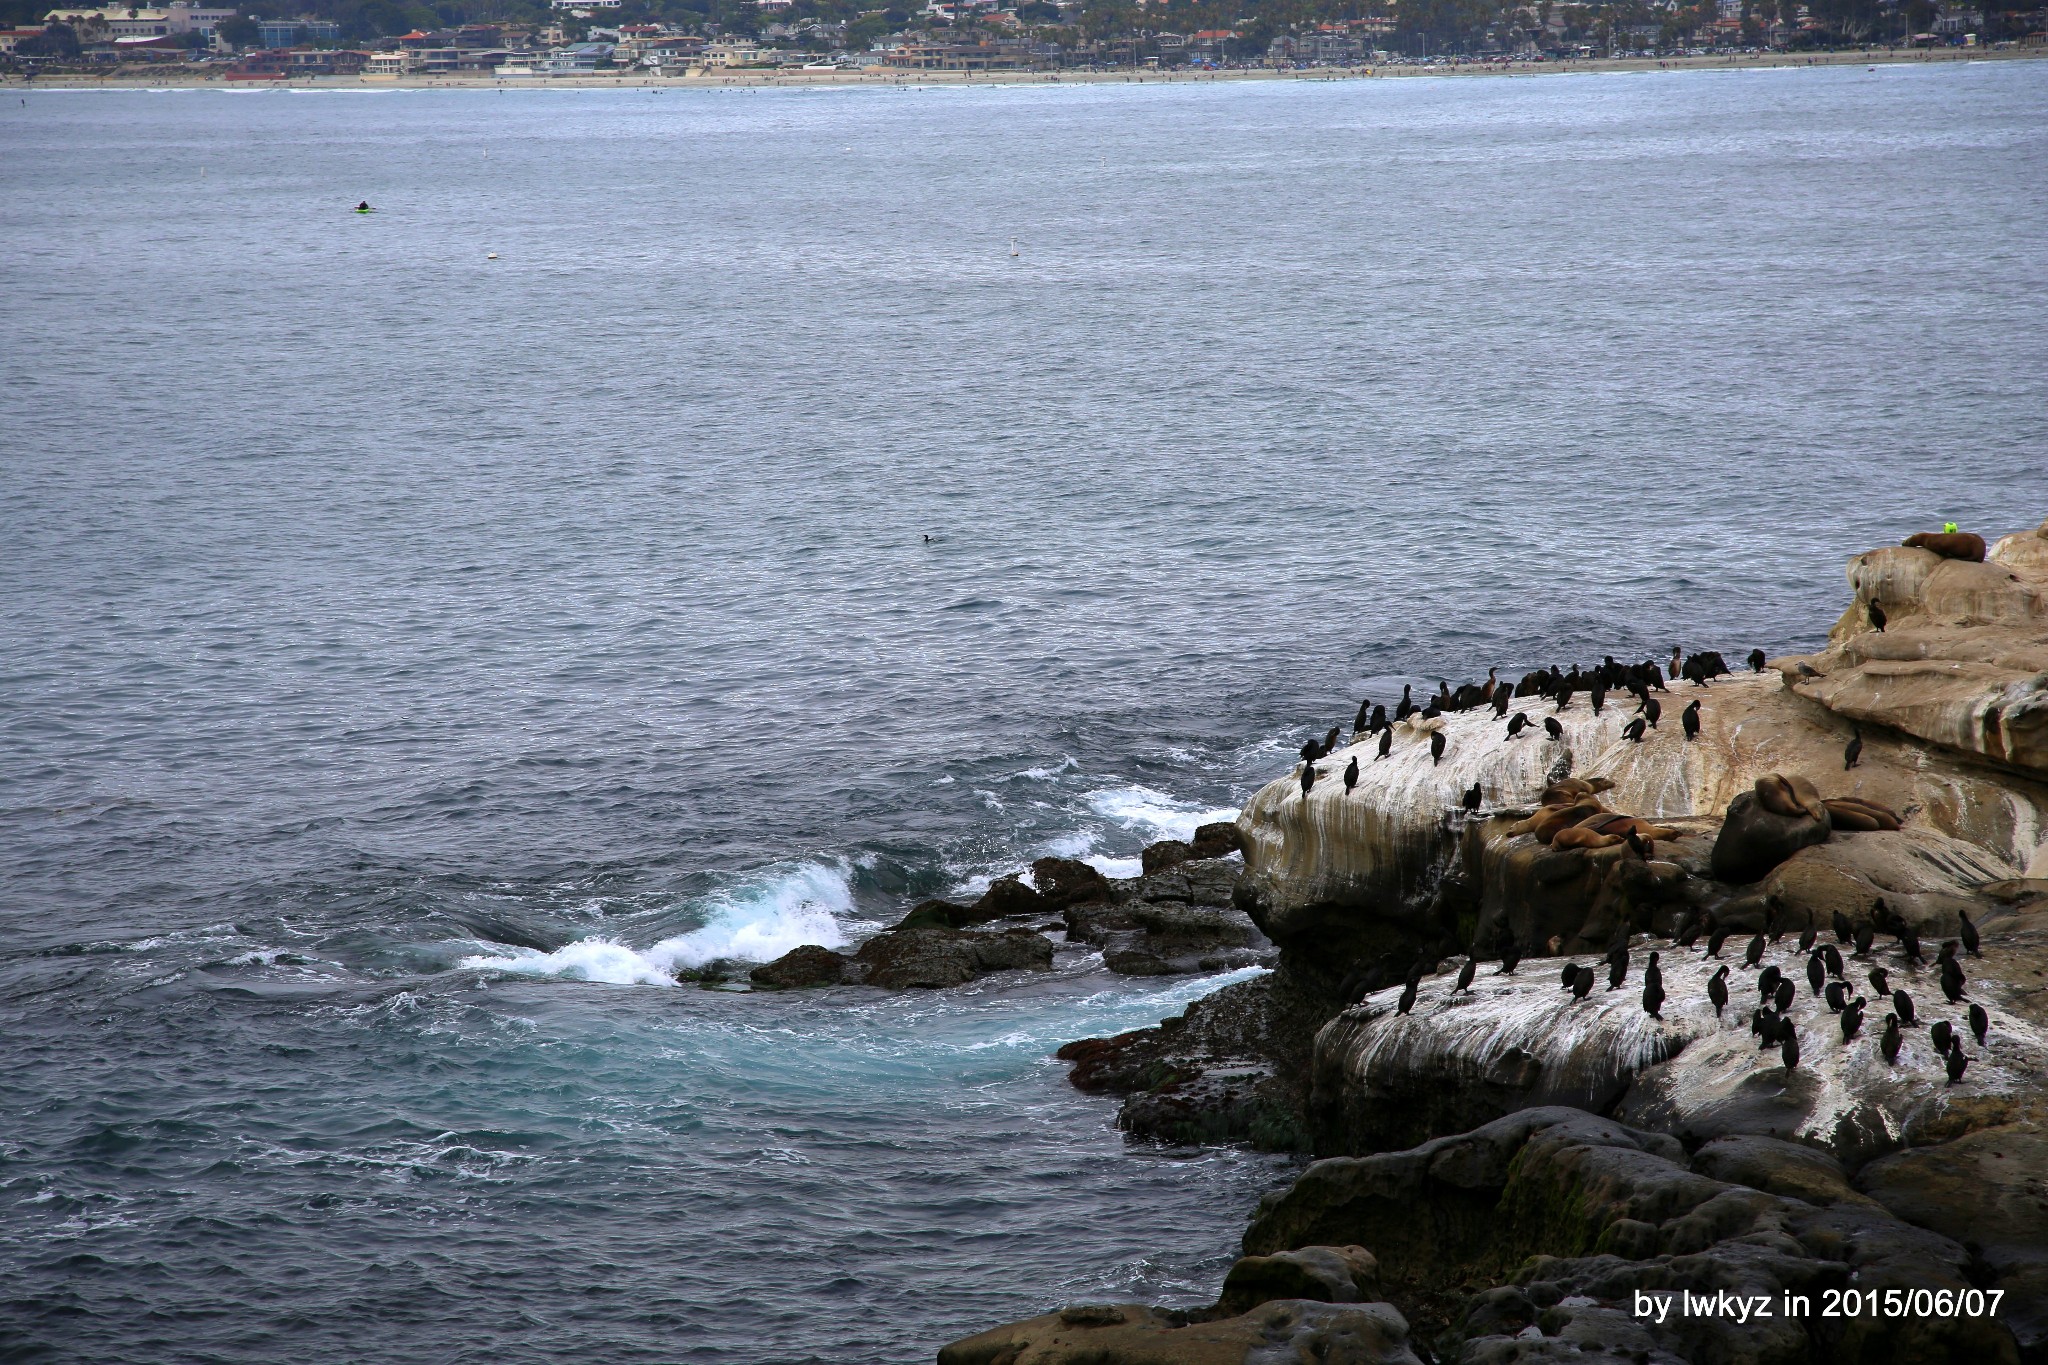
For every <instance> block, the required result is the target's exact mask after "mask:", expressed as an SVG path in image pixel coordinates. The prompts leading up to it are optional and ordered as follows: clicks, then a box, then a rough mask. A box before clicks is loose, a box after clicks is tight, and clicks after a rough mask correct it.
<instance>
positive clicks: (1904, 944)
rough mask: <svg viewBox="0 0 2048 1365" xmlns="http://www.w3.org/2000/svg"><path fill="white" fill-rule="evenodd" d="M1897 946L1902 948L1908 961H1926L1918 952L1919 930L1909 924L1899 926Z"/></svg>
mask: <svg viewBox="0 0 2048 1365" xmlns="http://www.w3.org/2000/svg"><path fill="white" fill-rule="evenodd" d="M1899 947H1900V948H1901V949H1903V950H1904V952H1905V954H1906V960H1907V961H1908V962H1918V963H1922V964H1924V963H1925V962H1926V961H1927V959H1926V957H1924V956H1923V955H1922V954H1921V952H1920V931H1919V930H1918V929H1915V928H1914V927H1913V926H1912V925H1910V924H1902V925H1900V926H1899Z"/></svg>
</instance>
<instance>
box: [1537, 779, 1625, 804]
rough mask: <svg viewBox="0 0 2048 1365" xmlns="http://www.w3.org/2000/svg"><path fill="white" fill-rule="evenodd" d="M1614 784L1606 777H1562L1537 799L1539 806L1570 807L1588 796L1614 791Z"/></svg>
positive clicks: (1546, 788)
mask: <svg viewBox="0 0 2048 1365" xmlns="http://www.w3.org/2000/svg"><path fill="white" fill-rule="evenodd" d="M1613 789H1614V782H1613V780H1612V779H1610V778H1605V777H1561V778H1559V779H1558V780H1557V781H1555V782H1553V783H1551V784H1550V785H1549V786H1547V787H1545V788H1544V789H1543V795H1541V796H1539V797H1537V798H1536V801H1537V804H1538V805H1544V806H1569V805H1570V804H1571V803H1572V802H1574V801H1577V800H1579V799H1581V798H1582V797H1587V796H1598V795H1599V794H1600V793H1601V792H1604V791H1612V790H1613Z"/></svg>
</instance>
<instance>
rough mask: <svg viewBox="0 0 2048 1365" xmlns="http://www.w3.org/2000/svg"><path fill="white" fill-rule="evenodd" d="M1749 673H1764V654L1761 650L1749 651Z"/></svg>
mask: <svg viewBox="0 0 2048 1365" xmlns="http://www.w3.org/2000/svg"><path fill="white" fill-rule="evenodd" d="M1749 671H1750V672H1752V673H1761V672H1763V671H1764V652H1763V651H1762V650H1760V649H1752V650H1751V651H1749Z"/></svg>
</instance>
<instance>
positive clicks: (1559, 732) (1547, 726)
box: [1543, 716, 1564, 739]
mask: <svg viewBox="0 0 2048 1365" xmlns="http://www.w3.org/2000/svg"><path fill="white" fill-rule="evenodd" d="M1543 728H1544V730H1545V731H1546V732H1547V733H1548V734H1549V735H1550V737H1551V738H1552V739H1563V738H1564V727H1563V726H1562V725H1559V724H1558V723H1557V717H1556V716H1545V717H1544V718H1543Z"/></svg>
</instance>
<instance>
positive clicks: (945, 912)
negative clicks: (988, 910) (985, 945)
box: [896, 900, 980, 929]
mask: <svg viewBox="0 0 2048 1365" xmlns="http://www.w3.org/2000/svg"><path fill="white" fill-rule="evenodd" d="M978 923H980V921H979V920H977V919H976V918H975V913H974V907H973V906H971V905H961V904H960V903H959V902H957V901H942V900H928V901H919V902H918V903H917V904H916V905H914V906H912V907H911V908H910V913H909V914H907V915H905V916H904V917H903V918H902V919H901V920H899V921H897V923H896V927H897V928H898V929H930V928H940V929H959V928H963V927H965V926H966V925H970V924H978Z"/></svg>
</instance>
